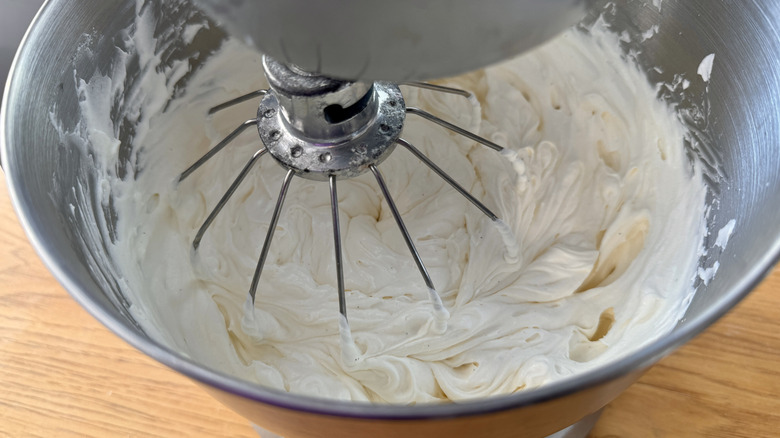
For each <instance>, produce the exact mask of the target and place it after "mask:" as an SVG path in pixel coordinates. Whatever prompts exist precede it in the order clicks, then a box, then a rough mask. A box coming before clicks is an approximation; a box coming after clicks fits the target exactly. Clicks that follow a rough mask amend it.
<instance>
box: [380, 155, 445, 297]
mask: <svg viewBox="0 0 780 438" xmlns="http://www.w3.org/2000/svg"><path fill="white" fill-rule="evenodd" d="M369 168H370V169H371V172H373V173H374V176H375V177H376V182H377V184H379V189H380V190H381V191H382V194H383V195H384V197H385V200H386V201H387V205H389V206H390V211H391V212H392V213H393V217H394V218H395V222H396V223H397V224H398V228H399V229H400V230H401V234H402V235H403V237H404V241H406V246H407V247H409V251H410V252H411V253H412V257H413V258H414V262H415V263H417V269H419V270H420V274H422V276H423V280H424V281H425V285H426V286H428V288H429V289H433V290H435V289H436V288H435V287H433V280H431V276H430V274H428V270H427V269H426V268H425V264H424V263H423V261H422V257H420V254H419V253H418V252H417V248H416V247H415V246H414V241H413V240H412V237H411V236H410V235H409V231H408V230H407V229H406V224H404V220H403V219H402V218H401V213H399V212H398V208H397V207H396V206H395V202H394V201H393V197H392V196H391V195H390V191H389V190H388V189H387V185H386V184H385V180H384V178H382V173H381V172H380V171H379V168H378V167H376V165H374V164H372V165H371V166H369Z"/></svg>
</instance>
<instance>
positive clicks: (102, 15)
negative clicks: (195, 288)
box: [0, 0, 780, 437]
mask: <svg viewBox="0 0 780 438" xmlns="http://www.w3.org/2000/svg"><path fill="white" fill-rule="evenodd" d="M148 3H149V4H148V5H147V7H151V8H154V9H155V11H156V14H157V15H158V16H159V17H160V18H159V20H158V23H157V28H158V29H159V35H160V38H161V39H162V40H166V39H178V38H179V37H180V36H181V32H183V29H184V26H182V24H183V23H185V22H186V21H187V20H188V19H191V18H192V14H195V12H192V10H191V9H189V8H182V7H177V6H178V5H177V3H178V2H174V1H166V2H160V1H150V2H148ZM654 3H657V4H660V8H659V7H658V6H656V5H654ZM604 11H606V13H605V19H606V21H607V22H609V23H611V24H612V26H613V27H614V29H615V30H616V31H618V32H622V31H626V32H628V34H629V35H631V36H633V37H634V38H633V40H634V41H640V40H642V38H641V35H642V34H643V33H646V31H648V30H649V29H651V27H652V25H655V24H657V25H659V28H658V34H657V35H655V36H654V37H652V38H649V39H646V40H644V41H643V42H641V43H626V47H625V49H626V52H627V53H629V52H631V53H633V54H634V55H635V56H636V57H637V59H638V61H639V63H640V64H641V65H642V66H643V68H645V69H646V70H647V71H648V76H649V77H650V79H651V80H652V81H654V82H656V81H665V82H667V83H675V75H676V74H684V75H685V77H686V78H687V79H688V80H689V81H690V87H688V89H687V90H685V93H683V94H680V93H678V91H680V88H679V87H678V89H675V92H672V91H669V90H668V89H667V88H665V87H660V88H659V90H660V91H659V92H660V93H661V94H663V95H665V96H666V98H668V99H670V100H671V101H673V102H676V103H677V104H679V109H680V110H679V111H680V115H681V117H683V119H684V120H686V122H687V123H689V124H690V125H691V127H692V132H693V135H692V136H691V138H690V141H689V144H688V149H689V152H690V154H691V156H696V157H698V159H700V160H701V162H702V164H703V167H704V168H705V171H706V175H707V179H708V181H709V183H710V186H711V193H710V196H709V202H710V203H711V205H712V212H711V214H710V215H709V225H710V229H711V230H715V231H717V230H719V229H720V228H721V227H723V226H724V225H725V224H726V223H727V222H728V221H729V220H730V219H736V227H735V228H734V232H733V235H732V238H731V241H730V242H729V244H728V246H727V247H726V248H725V250H722V251H721V250H720V249H718V248H713V249H712V250H711V251H709V252H708V254H707V255H706V256H704V257H702V259H701V260H700V263H701V266H703V267H709V266H712V265H713V263H714V262H715V261H716V260H717V261H718V262H719V263H720V269H719V270H718V272H717V275H715V277H714V278H713V279H712V281H711V282H709V283H708V284H707V285H705V284H704V283H703V282H701V281H699V283H698V292H697V294H696V296H695V298H694V299H693V302H692V303H691V305H690V308H689V310H688V312H687V314H686V315H685V318H684V319H683V320H682V321H680V323H679V324H678V325H677V327H676V328H675V329H674V331H673V332H671V333H670V334H669V335H668V336H665V337H663V338H662V339H659V340H657V341H655V342H653V343H651V344H650V345H647V346H646V347H645V348H643V349H641V350H639V351H637V352H635V353H633V354H631V355H630V356H628V357H625V358H623V359H622V360H619V361H617V362H614V363H612V364H610V365H609V366H605V367H603V368H600V369H596V370H593V371H591V372H588V373H585V374H582V375H581V376H579V378H577V379H576V380H566V381H561V382H558V383H552V384H550V385H547V386H544V387H542V388H539V389H534V390H529V391H525V392H521V393H518V394H514V395H509V396H501V397H493V398H489V399H484V400H479V401H473V402H465V403H457V404H444V405H423V406H388V405H368V404H352V403H344V402H335V401H327V400H318V399H313V398H308V397H305V396H300V395H292V394H286V393H281V392H277V391H273V390H269V389H266V388H263V387H260V386H258V385H254V384H251V383H247V382H244V381H240V380H237V379H235V378H233V377H230V376H228V375H225V374H223V373H220V372H219V371H217V370H214V369H210V368H207V367H204V366H202V365H200V364H198V363H195V362H193V361H192V360H190V359H188V358H187V357H186V356H184V355H182V354H180V353H179V352H177V351H173V350H171V349H170V348H168V347H166V346H165V345H161V344H159V343H157V342H155V341H153V340H152V339H150V338H149V337H148V336H147V335H146V334H145V333H144V332H143V330H141V328H140V327H138V326H137V325H136V324H135V322H134V321H133V320H132V318H131V316H130V315H129V313H128V312H127V309H126V305H127V303H126V302H125V300H124V299H123V297H122V294H121V292H120V289H119V283H118V282H117V281H116V278H114V276H113V274H112V272H113V271H112V269H111V268H112V263H111V260H110V258H109V257H108V255H107V254H106V252H105V250H104V245H103V243H102V242H101V241H100V239H101V238H102V236H101V235H100V234H96V233H94V232H91V231H93V230H94V227H95V224H94V223H93V222H91V221H90V220H88V219H87V218H77V219H76V220H74V218H73V217H72V216H71V214H70V208H69V204H70V203H71V202H73V201H74V199H73V197H74V196H82V195H83V196H88V197H89V195H90V194H91V193H92V192H93V191H94V189H95V187H96V184H98V181H96V180H95V178H94V177H93V176H92V175H91V172H90V170H91V166H92V164H91V163H90V162H89V161H88V160H87V159H85V158H84V156H83V155H82V154H80V153H76V152H75V148H76V147H77V145H75V144H74V143H73V142H77V141H78V139H61V138H60V137H59V136H58V134H57V132H56V130H55V128H54V126H53V125H52V120H56V121H57V122H58V123H61V124H62V125H63V126H65V127H68V126H73V125H74V124H75V122H76V120H77V119H78V117H79V107H78V105H77V101H78V96H77V94H76V93H75V84H74V79H73V78H74V70H78V72H79V75H80V76H82V77H83V76H87V77H88V76H89V74H90V72H100V71H105V70H107V69H108V68H110V67H111V63H112V62H113V60H112V59H111V57H110V56H108V53H110V50H109V49H110V48H111V47H113V46H112V45H113V44H115V43H117V42H118V41H121V34H120V31H121V30H122V29H125V28H127V27H128V26H129V25H130V24H131V23H132V21H133V18H134V16H135V14H136V4H135V2H134V1H129V0H128V1H119V0H115V1H104V0H83V1H79V2H70V1H65V0H52V1H50V2H48V3H47V5H46V6H45V7H44V8H43V9H42V11H41V12H40V14H39V15H38V17H37V19H36V21H35V23H34V25H33V26H32V28H31V29H30V31H29V33H28V34H27V36H26V39H25V41H24V43H23V45H22V47H21V49H20V51H19V53H18V55H17V58H16V61H15V64H14V67H13V71H12V73H11V76H10V80H9V82H8V86H7V89H6V93H5V96H4V100H3V107H2V124H1V125H0V127H1V128H2V162H3V167H4V170H5V173H6V177H7V179H8V186H9V188H10V191H11V197H12V199H13V203H14V205H15V207H16V209H17V212H18V215H19V218H20V220H21V222H22V224H23V226H24V228H25V229H26V231H27V234H28V236H29V237H30V240H31V241H32V243H33V245H34V246H35V248H36V250H37V251H38V253H39V255H40V256H41V258H42V259H43V260H44V262H45V263H46V265H47V266H48V267H49V269H50V270H51V271H52V272H53V273H54V275H55V276H56V277H57V279H58V280H59V281H60V282H61V283H62V284H63V286H64V287H65V288H66V289H67V290H68V291H69V292H70V293H71V294H72V295H73V297H74V298H75V299H76V300H77V301H78V302H79V303H80V304H81V305H83V306H84V307H85V308H86V309H87V310H88V311H89V312H90V313H91V314H92V315H94V316H95V318H97V319H98V320H100V321H101V322H102V323H103V324H105V325H106V326H107V327H108V328H110V329H111V330H113V331H114V332H115V333H117V334H118V335H119V336H120V337H122V338H123V339H125V340H126V341H127V342H129V343H130V344H132V345H134V346H135V347H137V348H138V349H140V350H141V351H143V352H145V353H146V354H148V355H149V356H151V357H153V358H155V359H157V360H158V361H160V362H161V363H163V364H166V365H167V366H169V367H171V368H173V369H174V370H176V371H178V372H180V373H183V374H185V375H187V376H189V377H190V378H192V379H193V380H195V381H197V382H199V383H200V384H202V386H203V387H204V388H205V389H206V390H208V391H209V392H211V393H212V394H213V395H214V396H215V397H216V398H218V399H219V400H221V401H223V402H225V403H226V404H228V405H229V406H231V407H233V408H234V409H235V410H236V411H238V412H239V413H241V414H242V415H244V416H246V417H247V418H249V419H250V420H252V421H254V422H256V423H258V424H260V425H262V426H264V427H266V428H268V429H270V430H273V431H275V432H278V433H281V434H283V435H286V436H291V437H295V436H343V437H350V436H353V437H357V436H363V435H366V434H368V433H370V434H372V435H373V436H410V437H411V436H445V435H444V434H446V436H472V437H476V436H485V437H487V436H494V437H497V436H513V437H516V436H521V435H523V436H543V435H546V434H549V433H552V432H555V431H556V430H559V429H561V428H563V427H565V426H567V425H569V424H572V423H574V422H576V421H578V420H580V419H582V418H583V417H585V416H587V415H589V414H591V413H593V412H596V411H597V410H599V409H600V408H601V407H603V406H604V405H605V404H606V403H608V402H609V401H611V400H612V399H614V398H615V397H616V396H617V395H618V394H620V392H621V391H623V390H624V389H625V388H626V387H627V386H628V385H630V384H631V383H632V382H634V381H635V380H636V379H637V378H638V377H639V376H640V375H641V374H642V372H643V371H644V370H646V369H647V368H648V367H650V366H651V365H652V364H653V363H655V362H656V361H658V360H659V359H660V358H661V357H663V356H664V355H666V354H668V353H670V352H671V351H672V350H673V349H674V348H676V347H678V346H679V345H681V344H682V343H684V342H685V341H687V340H689V339H690V338H692V337H693V336H695V335H696V334H697V333H699V332H700V331H702V330H703V329H704V328H706V327H707V326H708V325H710V324H711V323H712V322H713V321H715V320H716V319H718V318H719V317H721V316H722V315H723V314H724V313H726V312H727V311H728V310H729V309H730V308H731V307H732V306H734V305H735V304H736V303H737V302H738V301H739V300H740V299H742V298H743V297H744V296H745V295H746V294H747V293H748V292H749V291H750V290H751V289H752V288H753V287H754V286H755V285H756V284H757V283H758V282H759V281H760V280H761V279H762V278H763V276H764V275H765V274H766V273H767V272H768V270H769V269H770V267H771V266H772V265H773V264H774V263H775V262H776V261H777V259H778V254H780V221H778V220H777V217H776V216H775V215H776V214H777V212H778V210H779V209H780V153H778V145H780V32H779V29H780V27H779V26H778V23H780V3H778V2H776V1H774V0H761V1H759V0H752V1H748V0H744V1H740V2H738V3H737V2H730V1H715V0H679V1H673V0H664V1H662V2H661V1H658V0H656V1H639V0H633V1H630V0H620V1H616V2H613V3H612V6H610V5H606V4H605V5H602V6H599V9H598V10H597V11H596V12H597V13H600V12H604ZM594 19H595V15H591V16H590V17H589V18H588V20H594ZM85 32H88V33H90V34H91V35H102V36H103V38H89V37H85V36H84V35H83V34H84V33H85ZM223 37H224V34H223V33H222V32H221V31H219V30H218V29H216V28H213V29H212V30H211V31H210V32H208V34H207V35H204V36H202V37H198V38H196V39H195V40H193V42H192V44H191V45H190V46H183V45H181V44H179V45H174V46H172V49H171V50H170V52H168V56H172V57H188V58H190V59H191V60H192V65H193V68H197V66H198V63H199V62H201V61H202V60H203V58H205V57H207V56H208V53H209V52H210V51H211V50H213V49H214V48H216V47H217V46H218V45H219V41H220V39H221V38H223ZM78 47H82V48H83V47H87V48H89V49H90V50H87V51H81V52H79V54H77V48H78ZM84 53H87V55H84ZM710 53H715V65H714V71H713V73H712V78H711V81H710V82H709V83H708V84H707V83H706V82H704V81H703V80H701V78H700V77H699V76H697V74H696V71H697V67H698V65H699V62H700V61H701V60H702V59H703V58H704V57H705V56H706V55H708V54H710ZM656 67H657V68H656ZM135 73H136V72H132V71H130V72H129V74H128V76H127V79H126V81H127V82H128V84H132V81H133V80H135V78H136V76H135ZM678 79H679V78H678ZM676 83H678V84H679V83H680V82H679V81H677V82H676ZM120 104H121V103H120ZM52 110H54V111H53V112H52ZM114 122H115V123H116V124H117V129H119V130H120V132H122V135H123V136H124V138H125V139H127V138H130V137H131V136H132V135H133V128H132V125H128V124H127V123H125V124H123V120H115V121H114ZM120 159H127V157H125V156H122V155H121V154H120ZM77 186H78V187H82V188H83V189H84V190H83V192H79V191H74V190H73V187H77ZM92 202H93V205H95V208H105V209H107V210H106V212H107V213H108V216H109V217H110V214H111V211H110V204H109V205H108V206H103V205H100V204H98V203H95V202H94V201H92ZM716 237H717V232H715V233H713V234H711V235H710V236H708V237H707V242H706V244H707V245H708V246H710V247H712V246H714V245H713V243H714V241H715V239H716ZM108 238H110V236H108ZM670 238H674V236H670ZM84 241H88V242H92V243H94V245H91V246H89V247H90V248H92V249H90V250H87V249H85V248H87V247H86V246H85V245H83V242H84ZM114 268H116V267H114Z"/></svg>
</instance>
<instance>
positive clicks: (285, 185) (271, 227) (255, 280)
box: [249, 169, 295, 304]
mask: <svg viewBox="0 0 780 438" xmlns="http://www.w3.org/2000/svg"><path fill="white" fill-rule="evenodd" d="M294 175H295V172H294V171H293V170H292V169H290V170H288V171H287V174H286V175H285V176H284V181H283V182H282V188H281V189H280V190H279V197H278V198H277V199H276V206H275V207H274V213H273V216H272V217H271V223H270V224H268V232H267V234H266V236H265V241H264V242H263V249H262V250H261V251H260V258H259V259H258V260H257V267H256V268H255V274H254V275H253V276H252V284H251V286H249V298H250V299H251V300H252V304H254V303H255V294H256V293H257V285H258V284H259V283H260V274H262V273H263V266H264V265H265V259H266V258H267V257H268V250H269V249H270V248H271V241H272V240H273V238H274V232H275V231H276V224H277V222H279V216H280V214H281V212H282V205H284V198H286V197H287V190H288V189H289V188H290V181H292V178H293V176H294Z"/></svg>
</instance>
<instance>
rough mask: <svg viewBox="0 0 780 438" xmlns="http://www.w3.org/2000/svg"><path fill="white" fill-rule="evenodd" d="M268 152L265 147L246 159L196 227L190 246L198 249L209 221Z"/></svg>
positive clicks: (214, 217)
mask: <svg viewBox="0 0 780 438" xmlns="http://www.w3.org/2000/svg"><path fill="white" fill-rule="evenodd" d="M266 152H268V150H267V149H266V148H262V149H260V150H258V151H257V152H255V153H254V154H253V155H252V158H250V159H249V161H247V163H246V164H245V165H244V168H243V169H241V172H240V173H239V174H238V176H237V177H236V179H235V180H233V183H232V184H230V187H228V189H227V192H225V194H224V195H222V198H220V199H219V202H217V205H216V206H215V207H214V209H213V210H211V213H209V216H208V217H207V218H206V220H205V221H204V222H203V225H201V226H200V229H198V234H196V235H195V239H194V240H193V241H192V248H193V249H198V247H199V246H200V241H201V239H203V235H204V234H206V230H208V228H209V226H211V223H212V222H214V219H216V218H217V215H218V214H219V212H220V211H222V207H224V206H225V204H227V202H228V200H230V197H231V196H233V193H235V191H236V189H238V186H239V185H241V182H242V181H243V180H244V178H245V177H246V176H247V174H249V171H250V170H252V167H253V166H254V165H255V163H256V162H257V160H258V159H259V158H260V157H262V156H263V155H265V153H266Z"/></svg>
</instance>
